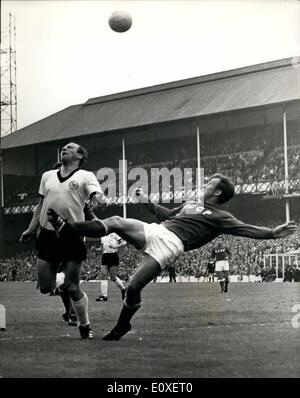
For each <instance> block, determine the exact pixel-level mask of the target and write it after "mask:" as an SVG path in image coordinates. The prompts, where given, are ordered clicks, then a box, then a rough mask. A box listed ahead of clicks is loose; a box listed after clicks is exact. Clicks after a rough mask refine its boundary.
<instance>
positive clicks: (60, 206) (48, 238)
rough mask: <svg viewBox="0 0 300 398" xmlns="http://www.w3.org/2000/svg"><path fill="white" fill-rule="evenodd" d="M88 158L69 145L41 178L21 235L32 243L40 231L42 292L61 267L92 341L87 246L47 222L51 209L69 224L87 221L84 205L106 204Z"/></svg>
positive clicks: (83, 329) (80, 322) (82, 331)
mask: <svg viewBox="0 0 300 398" xmlns="http://www.w3.org/2000/svg"><path fill="white" fill-rule="evenodd" d="M86 159H87V150H86V149H85V148H83V147H82V146H81V145H78V144H76V143H73V142H71V143H69V144H67V145H65V146H64V147H63V148H62V150H61V163H62V164H61V167H60V169H58V170H50V171H46V172H45V173H44V174H43V175H42V178H41V183H40V188H39V195H40V200H39V202H38V204H37V206H36V208H35V210H34V213H33V217H32V220H31V222H30V224H29V227H28V229H27V230H26V231H24V232H23V234H22V235H21V238H20V241H21V242H27V241H29V240H31V239H32V238H33V237H34V236H35V234H36V231H37V230H38V232H37V239H36V247H37V273H38V285H39V289H40V291H41V293H43V294H47V293H49V292H50V291H51V290H52V289H53V288H54V287H55V283H56V274H57V270H58V267H59V265H62V266H63V271H64V274H65V280H64V285H65V289H66V290H67V291H68V293H69V295H70V298H71V302H72V306H73V308H74V310H75V313H76V316H77V320H78V327H79V331H80V335H81V337H82V338H92V337H93V333H92V330H91V327H90V321H89V316H88V298H87V295H86V294H85V293H84V292H82V291H81V289H80V286H79V282H80V267H81V263H82V261H84V260H85V259H86V247H85V244H84V241H83V239H81V238H80V239H77V241H76V244H74V241H72V240H68V239H62V238H61V237H60V236H59V235H58V234H57V232H55V230H54V229H53V227H52V225H51V224H50V223H49V222H48V217H47V212H48V209H49V208H52V209H55V210H56V211H57V212H60V214H62V217H63V218H64V219H66V220H69V221H83V220H84V211H83V210H84V206H85V203H86V201H87V200H89V199H91V200H92V201H93V202H95V203H97V204H103V202H105V197H104V195H103V193H102V190H101V187H100V184H99V182H98V180H97V178H96V176H95V175H94V173H92V172H90V171H86V170H81V169H80V167H81V165H82V163H83V162H84V161H85V160H86Z"/></svg>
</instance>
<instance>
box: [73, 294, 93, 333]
mask: <svg viewBox="0 0 300 398" xmlns="http://www.w3.org/2000/svg"><path fill="white" fill-rule="evenodd" d="M71 301H72V305H73V308H74V311H75V314H76V317H77V319H78V322H79V324H80V325H82V326H83V325H88V324H89V323H90V320H89V314H88V303H89V300H88V297H87V295H86V294H85V293H83V296H82V297H81V299H80V300H78V301H74V300H72V299H71Z"/></svg>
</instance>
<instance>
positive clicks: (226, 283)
mask: <svg viewBox="0 0 300 398" xmlns="http://www.w3.org/2000/svg"><path fill="white" fill-rule="evenodd" d="M228 283H229V281H225V292H227V291H228Z"/></svg>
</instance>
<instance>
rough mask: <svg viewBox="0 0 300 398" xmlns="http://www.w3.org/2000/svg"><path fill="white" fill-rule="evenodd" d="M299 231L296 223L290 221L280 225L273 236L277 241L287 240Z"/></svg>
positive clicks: (274, 230)
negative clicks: (280, 239) (286, 238)
mask: <svg viewBox="0 0 300 398" xmlns="http://www.w3.org/2000/svg"><path fill="white" fill-rule="evenodd" d="M296 230H297V225H296V223H295V221H289V222H286V223H285V224H281V225H278V226H277V227H275V228H274V229H273V235H274V238H275V239H278V238H285V237H286V236H288V235H291V234H293V233H295V232H296Z"/></svg>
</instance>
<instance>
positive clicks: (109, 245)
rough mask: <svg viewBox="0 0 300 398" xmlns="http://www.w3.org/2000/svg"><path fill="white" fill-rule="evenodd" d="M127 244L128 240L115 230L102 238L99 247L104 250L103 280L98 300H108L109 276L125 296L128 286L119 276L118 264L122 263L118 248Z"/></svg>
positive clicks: (102, 263) (102, 259)
mask: <svg viewBox="0 0 300 398" xmlns="http://www.w3.org/2000/svg"><path fill="white" fill-rule="evenodd" d="M125 245H126V242H125V241H124V240H123V239H122V238H120V236H118V235H117V234H116V233H114V232H113V233H111V234H109V235H108V236H103V238H101V247H100V249H98V250H100V251H102V258H101V282H100V294H99V297H97V298H96V301H107V292H108V276H109V277H110V279H111V281H113V282H114V283H115V284H116V285H117V287H118V288H119V289H120V290H121V294H122V299H124V298H125V291H126V287H125V285H124V283H123V282H122V281H121V279H119V278H118V276H117V274H118V266H119V264H120V259H119V254H118V250H119V249H120V248H121V247H123V246H125Z"/></svg>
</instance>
